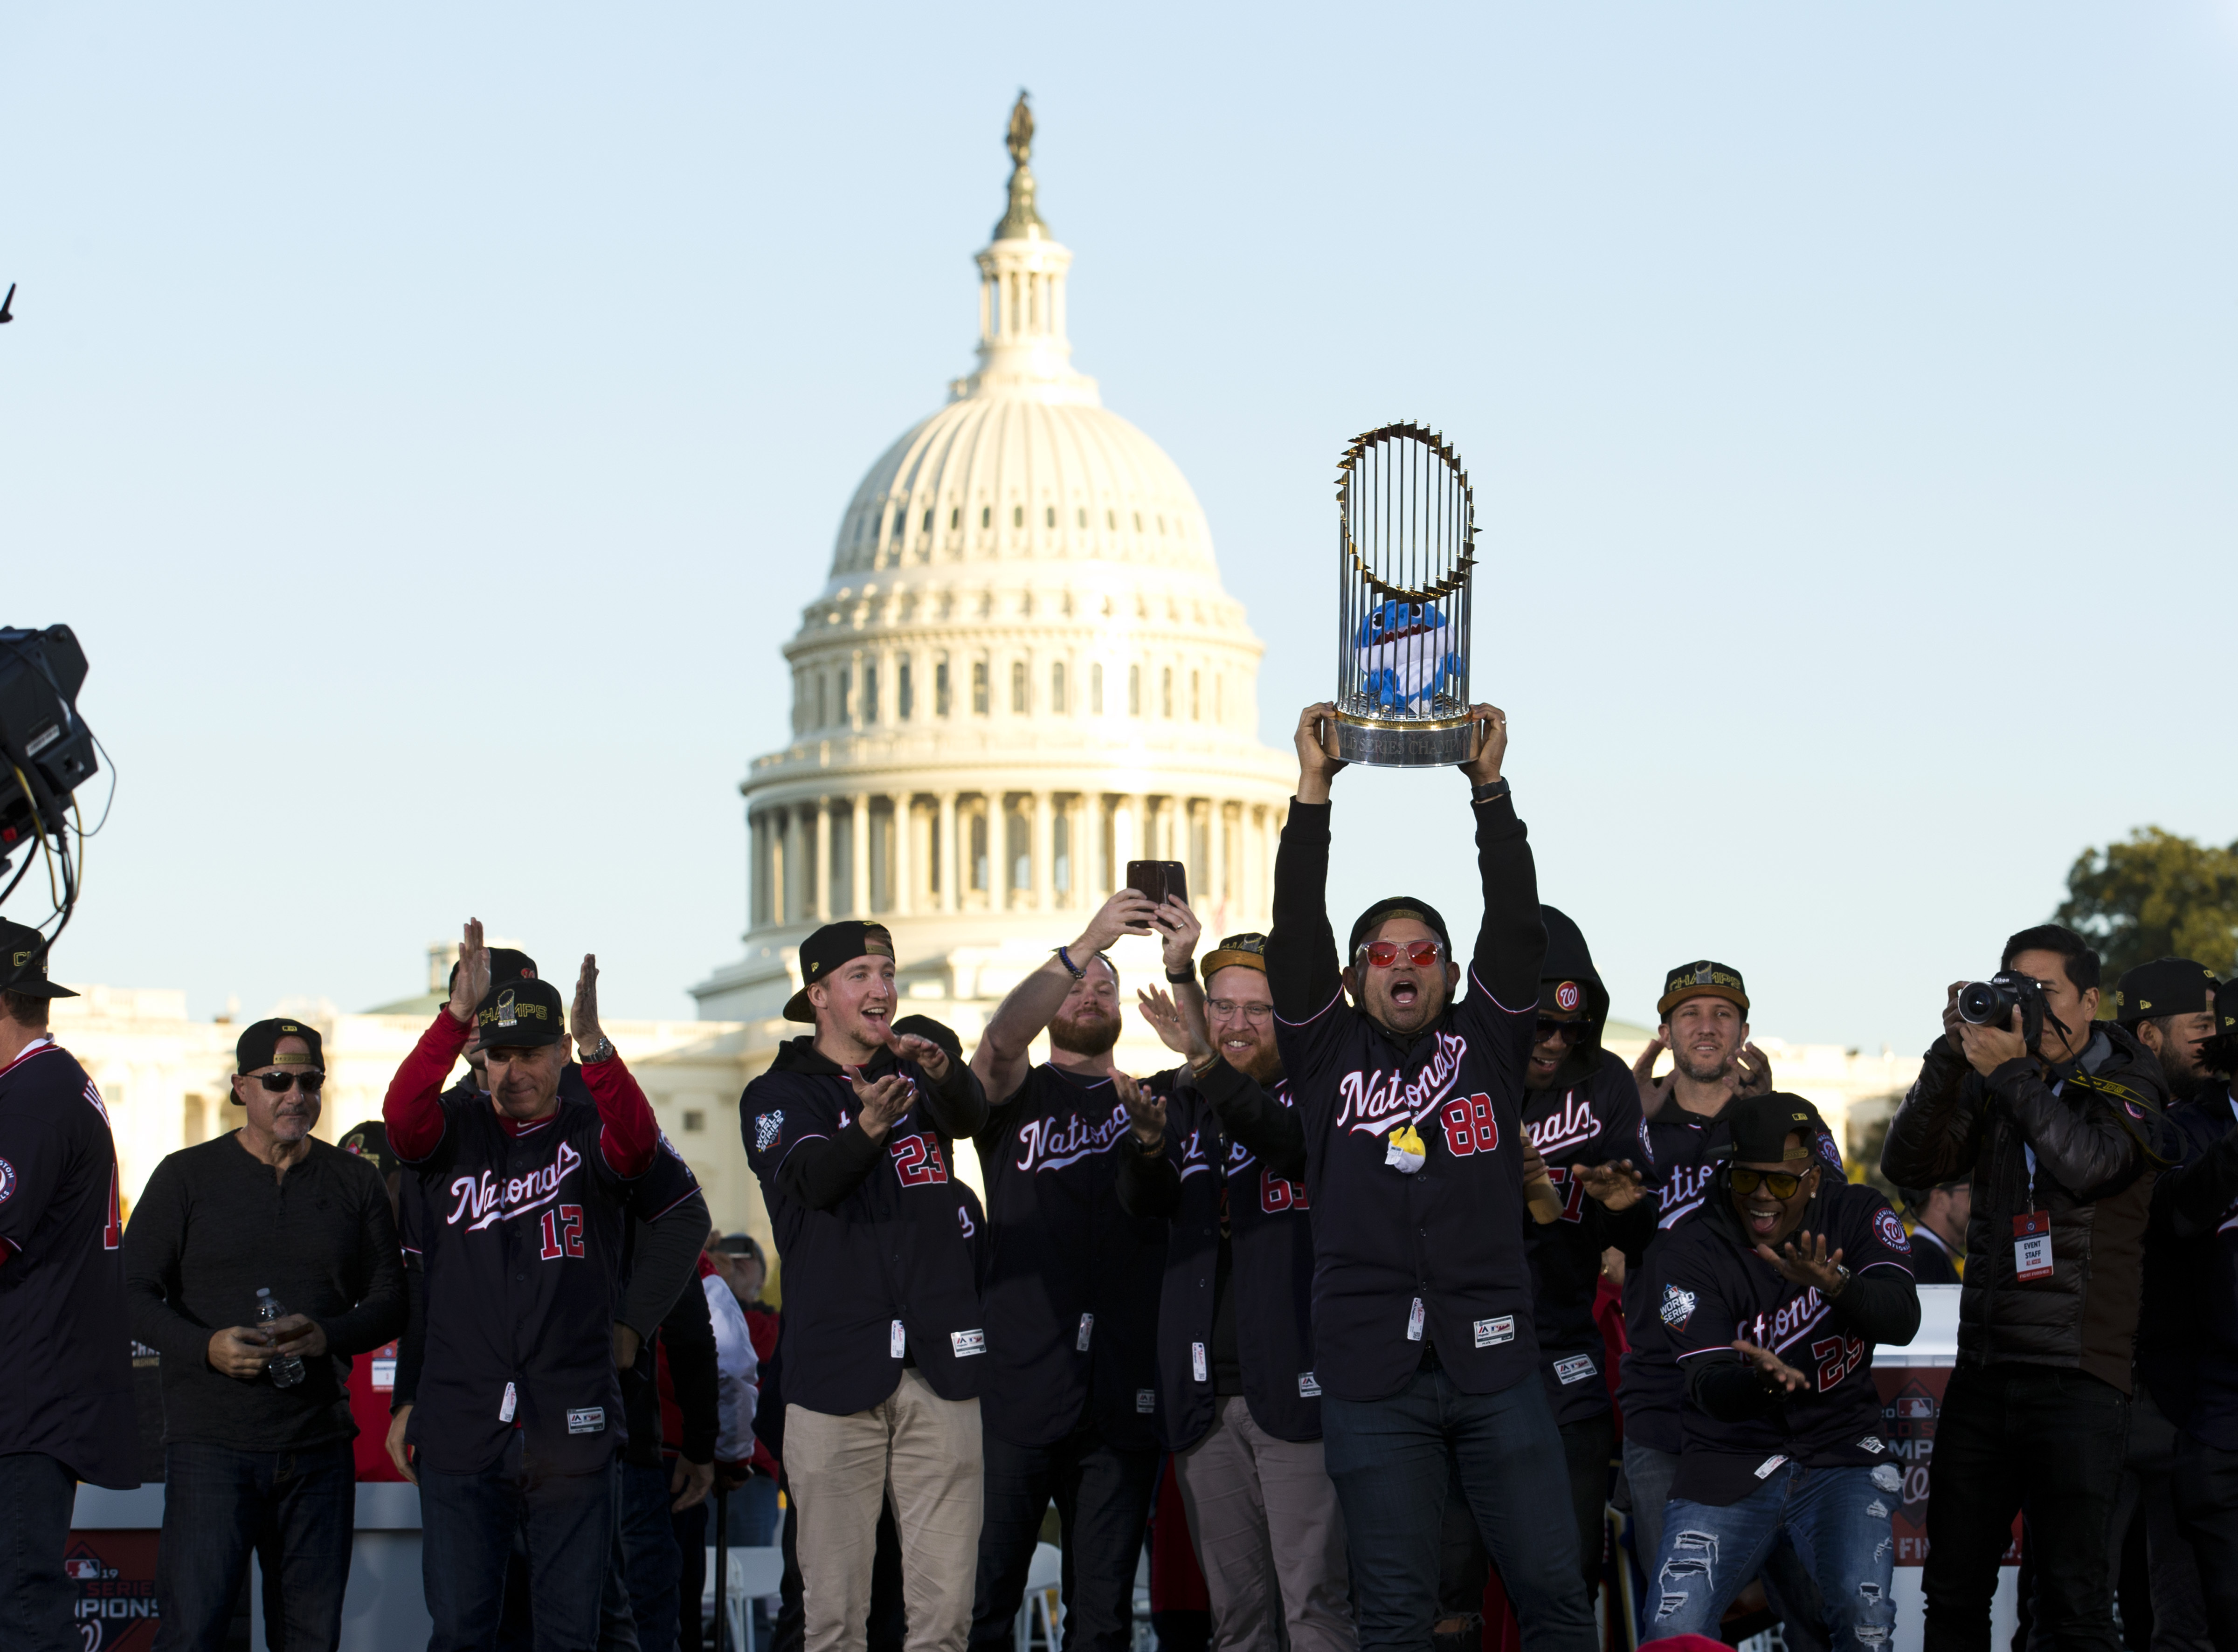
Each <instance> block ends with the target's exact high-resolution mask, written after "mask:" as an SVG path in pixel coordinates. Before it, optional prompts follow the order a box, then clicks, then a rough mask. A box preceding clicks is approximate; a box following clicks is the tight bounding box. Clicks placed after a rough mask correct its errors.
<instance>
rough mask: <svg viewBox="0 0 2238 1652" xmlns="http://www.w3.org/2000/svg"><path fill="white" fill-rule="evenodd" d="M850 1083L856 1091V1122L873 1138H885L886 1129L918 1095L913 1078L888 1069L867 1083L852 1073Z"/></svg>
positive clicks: (898, 1120)
mask: <svg viewBox="0 0 2238 1652" xmlns="http://www.w3.org/2000/svg"><path fill="white" fill-rule="evenodd" d="M847 1083H848V1085H849V1087H851V1088H852V1089H853V1091H854V1092H855V1122H856V1123H857V1124H859V1125H861V1126H862V1127H863V1133H864V1135H866V1136H868V1137H870V1139H871V1140H873V1141H883V1140H885V1136H886V1132H887V1131H889V1130H891V1129H892V1128H893V1127H894V1126H895V1125H896V1124H897V1123H899V1122H900V1121H901V1119H902V1116H903V1115H904V1113H908V1111H909V1110H910V1102H911V1101H912V1100H915V1099H916V1093H915V1092H914V1091H913V1090H912V1089H911V1088H910V1081H909V1080H907V1079H905V1078H904V1077H903V1076H902V1075H901V1074H898V1073H889V1074H886V1075H885V1077H884V1078H882V1079H878V1080H875V1081H873V1082H871V1083H868V1084H865V1083H864V1081H863V1080H861V1079H858V1078H856V1077H854V1076H853V1075H849V1077H848V1080H847Z"/></svg>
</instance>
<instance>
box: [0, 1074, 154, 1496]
mask: <svg viewBox="0 0 2238 1652" xmlns="http://www.w3.org/2000/svg"><path fill="white" fill-rule="evenodd" d="M123 1242H124V1224H123V1221H122V1218H121V1216H120V1214H119V1206H118V1201H117V1186H116V1146H115V1144H114V1143H113V1142H112V1141H111V1140H110V1138H109V1110H108V1109H107V1108H106V1107H103V1105H102V1102H101V1092H100V1091H99V1090H97V1089H96V1088H95V1087H94V1083H93V1080H91V1079H89V1078H88V1077H87V1076H86V1074H85V1069H84V1068H83V1067H80V1066H79V1065H78V1064H77V1062H76V1060H75V1059H74V1058H73V1057H72V1056H71V1055H70V1052H69V1051H68V1050H65V1049H63V1048H62V1047H59V1046H58V1045H56V1043H55V1041H54V1040H52V1039H51V1038H44V1037H42V1038H37V1039H34V1040H33V1041H31V1043H30V1046H29V1047H27V1048H25V1049H24V1050H23V1053H22V1054H19V1055H17V1057H16V1059H15V1060H14V1061H11V1062H10V1063H9V1064H8V1066H7V1067H4V1068H0V1325H5V1326H6V1327H7V1332H8V1337H9V1339H10V1343H11V1344H12V1345H13V1346H14V1354H13V1357H11V1358H9V1359H6V1360H4V1361H0V1452H12V1451H37V1452H40V1453H42V1454H43V1455H45V1456H47V1457H53V1458H55V1459H56V1461H57V1462H59V1463H62V1464H65V1465H67V1466H68V1467H69V1468H70V1470H71V1471H72V1472H73V1473H75V1474H76V1476H77V1477H79V1478H80V1479H82V1480H90V1481H91V1482H93V1483H94V1484H96V1485H105V1486H116V1487H130V1486H136V1485H138V1484H139V1483H140V1424H139V1421H138V1418H137V1416H136V1412H135V1411H134V1409H133V1401H132V1359H131V1342H132V1338H131V1332H130V1331H129V1325H130V1321H129V1318H128V1317H127V1315H126V1313H125V1308H124V1261H123V1258H122V1255H121V1254H120V1251H121V1247H122V1245H123Z"/></svg>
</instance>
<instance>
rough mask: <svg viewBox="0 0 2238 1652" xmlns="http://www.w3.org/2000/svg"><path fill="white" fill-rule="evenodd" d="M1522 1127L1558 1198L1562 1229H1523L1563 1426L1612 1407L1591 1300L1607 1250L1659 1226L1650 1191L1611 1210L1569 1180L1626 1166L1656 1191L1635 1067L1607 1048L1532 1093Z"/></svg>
mask: <svg viewBox="0 0 2238 1652" xmlns="http://www.w3.org/2000/svg"><path fill="white" fill-rule="evenodd" d="M1523 1128H1524V1131H1525V1133H1526V1134H1528V1135H1529V1136H1530V1138H1531V1144H1532V1146H1534V1147H1536V1148H1538V1150H1539V1157H1540V1158H1541V1159H1543V1160H1546V1176H1547V1179H1548V1180H1550V1181H1552V1182H1553V1184H1554V1191H1555V1192H1556V1193H1559V1194H1561V1195H1562V1215H1561V1219H1559V1221H1553V1222H1546V1223H1539V1222H1533V1223H1532V1224H1531V1226H1529V1227H1527V1228H1526V1230H1525V1233H1526V1237H1527V1239H1528V1241H1529V1246H1530V1252H1531V1271H1532V1277H1533V1283H1534V1287H1535V1289H1536V1291H1537V1293H1538V1300H1537V1306H1536V1309H1535V1312H1534V1322H1535V1323H1536V1325H1537V1326H1538V1331H1539V1366H1540V1369H1541V1370H1542V1371H1545V1373H1546V1397H1547V1402H1548V1404H1551V1405H1552V1406H1553V1410H1554V1420H1555V1421H1556V1422H1557V1423H1558V1424H1563V1423H1581V1422H1584V1421H1586V1419H1587V1418H1589V1417H1599V1416H1601V1415H1603V1414H1604V1413H1606V1411H1608V1409H1609V1404H1610V1401H1609V1391H1608V1382H1607V1379H1606V1377H1605V1376H1604V1375H1603V1374H1602V1371H1601V1362H1602V1360H1604V1359H1606V1358H1607V1357H1608V1354H1607V1344H1606V1342H1605V1341H1604V1340H1603V1338H1602V1337H1601V1327H1600V1322H1599V1320H1597V1319H1595V1318H1593V1300H1594V1297H1595V1294H1596V1293H1597V1292H1598V1291H1599V1287H1600V1275H1601V1252H1603V1251H1605V1250H1606V1249H1608V1248H1609V1247H1610V1246H1619V1247H1622V1246H1626V1245H1627V1244H1630V1245H1639V1244H1644V1243H1645V1239H1646V1238H1647V1236H1648V1235H1649V1234H1650V1233H1651V1232H1652V1231H1653V1230H1654V1226H1655V1209H1656V1205H1655V1195H1654V1193H1652V1191H1650V1192H1648V1193H1645V1194H1644V1195H1643V1196H1642V1197H1641V1198H1640V1199H1639V1202H1638V1203H1636V1204H1634V1205H1633V1206H1632V1207H1631V1208H1630V1209H1628V1210H1624V1211H1618V1212H1612V1211H1610V1210H1609V1209H1608V1208H1607V1207H1606V1206H1604V1205H1603V1204H1602V1203H1601V1202H1600V1200H1599V1199H1595V1198H1593V1197H1592V1196H1591V1195H1590V1194H1588V1193H1586V1190H1585V1187H1584V1186H1583V1184H1581V1183H1579V1182H1576V1181H1573V1180H1571V1177H1570V1173H1571V1172H1572V1171H1573V1169H1575V1168H1576V1167H1577V1166H1579V1165H1606V1164H1613V1163H1615V1162H1617V1161H1618V1160H1626V1159H1628V1160H1631V1161H1632V1168H1633V1169H1635V1170H1637V1171H1639V1173H1640V1175H1641V1176H1642V1177H1643V1178H1645V1180H1646V1181H1647V1184H1648V1186H1649V1188H1650V1189H1651V1190H1652V1187H1653V1186H1654V1163H1655V1160H1654V1153H1653V1151H1652V1148H1651V1147H1650V1146H1649V1145H1648V1140H1647V1126H1646V1123H1645V1120H1642V1119H1641V1117H1640V1116H1639V1086H1637V1085H1636V1084H1634V1083H1633V1082H1632V1069H1631V1068H1630V1067H1626V1065H1625V1064H1624V1063H1623V1062H1622V1061H1619V1060H1618V1059H1617V1058H1616V1057H1615V1056H1613V1055H1612V1054H1608V1053H1607V1052H1606V1050H1604V1051H1602V1052H1601V1054H1600V1061H1599V1064H1598V1065H1597V1066H1596V1067H1594V1068H1593V1070H1592V1072H1591V1073H1589V1074H1586V1076H1585V1077H1584V1078H1583V1079H1581V1080H1579V1081H1578V1082H1577V1083H1575V1084H1567V1085H1565V1084H1554V1085H1550V1086H1548V1087H1546V1088H1545V1089H1543V1090H1526V1092H1525V1093H1524V1100H1523Z"/></svg>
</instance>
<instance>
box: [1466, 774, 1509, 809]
mask: <svg viewBox="0 0 2238 1652" xmlns="http://www.w3.org/2000/svg"><path fill="white" fill-rule="evenodd" d="M1508 790H1509V788H1508V784H1507V782H1506V780H1504V779H1502V780H1486V781H1482V782H1480V783H1478V784H1476V785H1473V786H1471V787H1470V788H1469V801H1470V802H1471V803H1490V802H1491V801H1492V800H1493V798H1495V797H1505V796H1507V793H1508Z"/></svg>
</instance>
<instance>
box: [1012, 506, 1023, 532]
mask: <svg viewBox="0 0 2238 1652" xmlns="http://www.w3.org/2000/svg"><path fill="white" fill-rule="evenodd" d="M1010 525H1011V526H1012V527H1014V528H1022V527H1023V526H1025V525H1026V507H1025V506H1023V505H1013V506H1011V507H1010Z"/></svg>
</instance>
